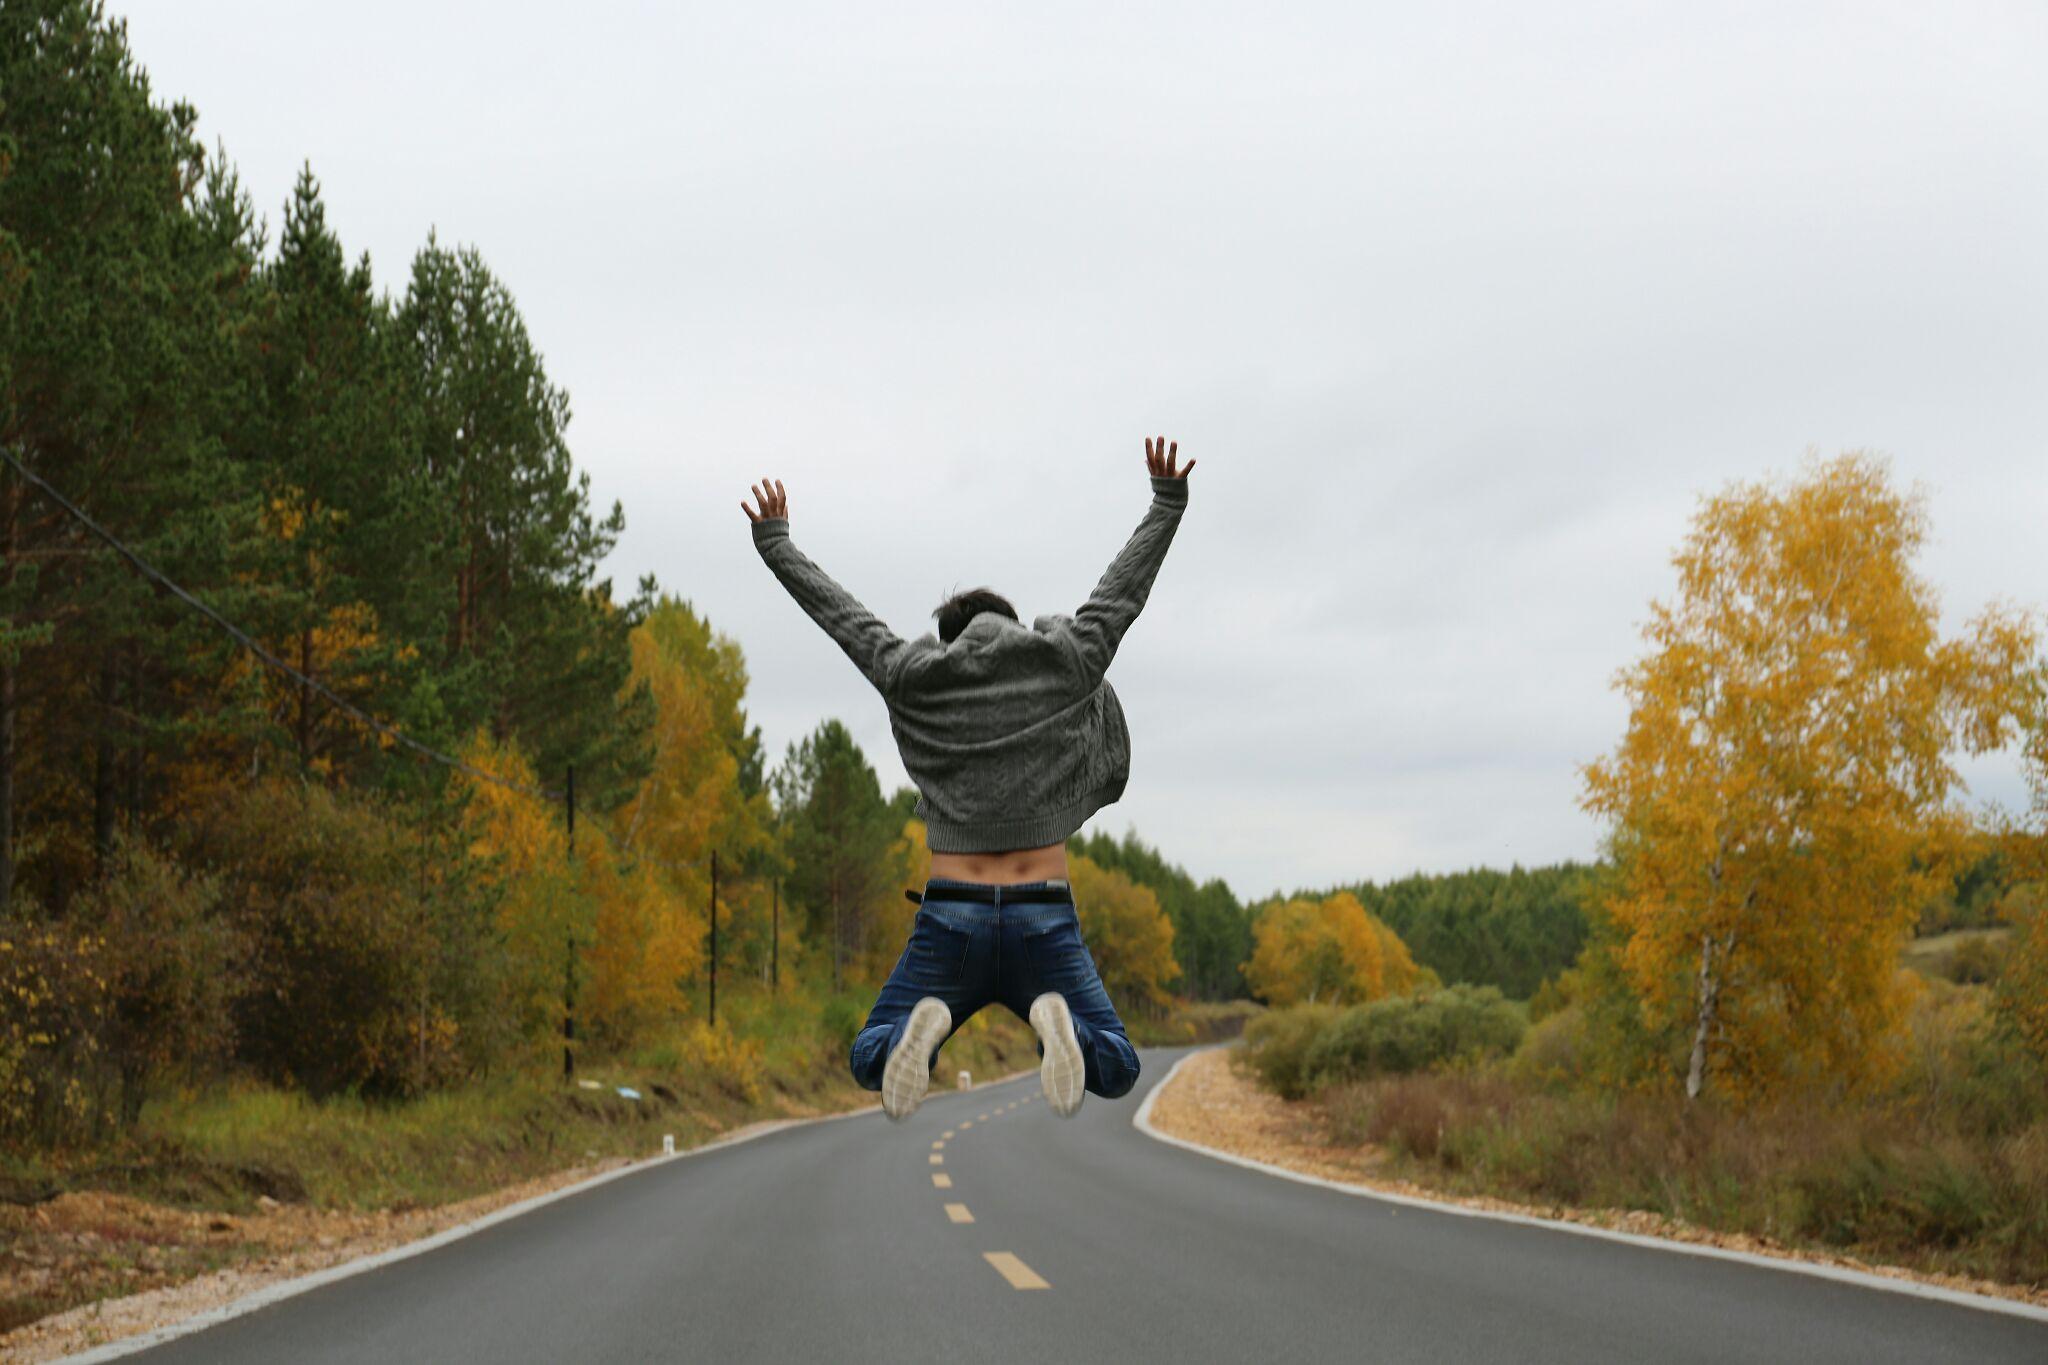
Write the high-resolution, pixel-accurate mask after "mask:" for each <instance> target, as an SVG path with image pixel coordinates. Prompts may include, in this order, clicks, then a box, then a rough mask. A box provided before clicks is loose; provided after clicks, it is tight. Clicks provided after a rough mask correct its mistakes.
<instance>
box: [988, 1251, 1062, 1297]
mask: <svg viewBox="0 0 2048 1365" xmlns="http://www.w3.org/2000/svg"><path fill="white" fill-rule="evenodd" d="M981 1259H982V1260H984V1261H987V1262H988V1263H989V1264H990V1265H992V1266H994V1267H995V1268H996V1274H998V1275H1000V1276H1002V1277H1003V1278H1004V1279H1006V1280H1008V1281H1009V1282H1010V1288H1012V1289H1050V1288H1052V1286H1051V1285H1049V1284H1047V1283H1046V1282H1045V1280H1044V1278H1043V1277H1041V1276H1040V1275H1039V1273H1038V1272H1037V1271H1035V1270H1033V1269H1032V1268H1031V1267H1030V1266H1028V1265H1025V1264H1024V1263H1023V1262H1022V1261H1020V1260H1018V1259H1017V1258H1016V1257H1015V1256H1013V1255H1011V1254H1010V1253H1009V1252H1007V1251H984V1252H982V1253H981Z"/></svg>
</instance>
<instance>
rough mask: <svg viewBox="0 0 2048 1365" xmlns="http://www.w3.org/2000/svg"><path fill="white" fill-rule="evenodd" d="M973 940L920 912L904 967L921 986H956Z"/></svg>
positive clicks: (939, 920) (962, 931)
mask: <svg viewBox="0 0 2048 1365" xmlns="http://www.w3.org/2000/svg"><path fill="white" fill-rule="evenodd" d="M973 943H974V939H973V937H972V936H971V935H969V934H968V932H967V931H966V930H965V929H955V928H954V927H953V926H952V925H950V924H948V923H946V922H945V921H944V920H942V919H940V918H939V917H938V916H936V915H933V914H930V913H927V912H925V911H919V912H918V916H917V922H916V923H915V924H913V925H912V926H911V929H910V948H909V950H908V951H907V952H906V953H905V954H904V958H903V963H904V968H905V970H906V971H907V972H908V973H909V976H910V979H911V980H912V981H914V982H916V983H917V984H918V985H920V986H956V985H958V984H959V983H960V978H961V977H962V975H964V974H965V972H966V969H967V950H968V948H970V947H971V946H973Z"/></svg>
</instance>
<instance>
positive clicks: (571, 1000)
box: [562, 763, 576, 1081]
mask: <svg viewBox="0 0 2048 1365" xmlns="http://www.w3.org/2000/svg"><path fill="white" fill-rule="evenodd" d="M564 797H565V799H566V803H567V805H568V808H569V858H570V863H569V866H570V868H571V869H572V870H573V869H574V868H575V866H576V864H575V857H576V765H575V764H574V763H571V764H570V765H569V782H568V785H567V787H566V788H565V790H564ZM569 913H570V914H571V915H572V916H573V915H574V914H575V913H576V912H575V910H574V909H573V908H572V909H571V910H570V912H569ZM568 939H569V953H568V956H567V957H566V958H565V959H564V961H563V967H562V1079H563V1080H565V1081H570V1080H574V1079H576V926H575V923H574V922H573V920H572V921H571V923H570V925H569V930H568Z"/></svg>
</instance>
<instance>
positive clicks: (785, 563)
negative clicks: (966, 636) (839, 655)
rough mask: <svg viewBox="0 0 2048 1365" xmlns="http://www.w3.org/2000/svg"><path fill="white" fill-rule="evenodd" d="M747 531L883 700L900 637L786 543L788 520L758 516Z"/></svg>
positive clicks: (897, 659)
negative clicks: (751, 529) (750, 532)
mask: <svg viewBox="0 0 2048 1365" xmlns="http://www.w3.org/2000/svg"><path fill="white" fill-rule="evenodd" d="M753 530H754V548H755V549H756V550H759V551H760V552H761V558H762V559H763V560H765V561H766V562H767V565H768V567H769V568H770V569H771V570H773V571H774V573H775V576H776V577H777V578H778V579H780V580H781V581H782V586H783V587H785V588H787V589H788V590H789V595H790V596H791V597H794V598H795V599H796V603H797V605H798V606H800V607H802V608H803V609H804V611H805V613H806V614H808V615H809V616H810V618H811V619H812V620H813V621H816V622H817V623H818V624H819V625H820V626H823V627H824V629H825V633H826V634H827V635H830V636H831V637H832V639H833V641H834V642H835V643H837V644H838V646H839V647H840V648H841V649H843V650H845V651H846V657H847V658H849V659H851V660H853V662H854V666H855V667H856V668H858V669H860V671H861V673H862V674H863V675H864V676H865V677H866V678H867V680H868V681H869V682H871V683H873V684H874V685H875V688H876V690H878V691H880V692H881V693H882V694H883V695H884V696H885V697H886V696H887V695H888V693H889V685H890V683H891V682H892V681H893V679H894V675H895V671H896V667H897V665H898V664H899V663H901V662H902V659H903V654H904V650H905V649H906V648H907V646H906V645H905V643H904V641H903V639H902V637H901V636H899V635H897V634H896V632H895V631H893V630H890V629H889V627H888V626H887V625H885V624H884V623H883V622H882V621H881V619H880V618H879V617H877V616H876V615H875V614H874V613H873V612H871V611H869V610H868V609H867V608H866V607H864V606H862V605H861V604H860V603H859V602H858V601H856V600H854V597H853V595H852V594H851V593H849V592H847V591H846V589H844V588H842V587H840V586H839V584H837V583H836V582H834V581H833V579H832V576H831V575H830V574H828V573H826V572H825V571H824V570H823V569H821V568H819V567H818V566H817V565H816V564H814V563H812V562H811V560H810V559H809V557H808V556H806V555H805V554H804V552H803V551H801V550H799V549H797V548H796V546H795V545H793V544H791V543H790V539H789V518H788V517H762V518H761V519H760V520H758V521H756V522H755V523H754V525H753Z"/></svg>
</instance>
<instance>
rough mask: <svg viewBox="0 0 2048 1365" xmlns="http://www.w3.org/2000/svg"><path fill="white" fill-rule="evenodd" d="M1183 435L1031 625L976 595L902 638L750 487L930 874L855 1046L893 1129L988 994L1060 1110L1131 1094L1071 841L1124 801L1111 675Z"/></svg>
mask: <svg viewBox="0 0 2048 1365" xmlns="http://www.w3.org/2000/svg"><path fill="white" fill-rule="evenodd" d="M1179 451H1180V443H1179V442H1177V441H1176V442H1174V443H1172V444H1171V445H1169V444H1168V443H1167V440H1166V438H1165V437H1163V436H1162V437H1160V438H1159V439H1158V440H1157V441H1152V440H1147V441H1146V442H1145V467H1146V470H1147V472H1148V474H1149V476H1150V478H1151V483H1152V505H1151V506H1150V507H1148V508H1147V509H1146V511H1145V516H1144V518H1143V520H1141V521H1140V522H1139V523H1138V529H1137V530H1136V531H1135V532H1134V533H1133V534H1132V535H1131V538H1130V541H1129V542H1128V543H1127V544H1126V545H1125V546H1124V548H1123V549H1122V550H1121V551H1119V552H1118V553H1117V556H1116V558H1115V559H1114V560H1112V561H1111V562H1110V566H1109V569H1108V571H1107V572H1105V573H1104V574H1103V575H1102V581H1101V582H1099V583H1097V584H1096V585H1095V591H1094V592H1093V593H1091V594H1089V597H1088V600H1087V601H1086V602H1084V603H1082V604H1081V606H1080V608H1079V609H1078V610H1076V611H1075V612H1074V614H1073V615H1072V616H1061V615H1054V616H1039V617H1036V618H1034V619H1033V621H1032V623H1031V624H1030V625H1029V626H1025V625H1023V624H1022V623H1021V622H1020V621H1019V620H1018V618H1017V610H1016V608H1015V607H1012V606H1011V605H1010V603H1009V602H1008V601H1007V600H1006V599H1004V598H1003V597H1001V596H998V595H997V594H996V593H995V592H994V591H992V590H990V589H988V588H976V589H974V590H973V591H971V592H964V593H961V594H959V595H958V596H956V597H953V598H951V599H949V600H948V601H946V602H944V603H942V604H941V605H940V606H939V608H938V610H937V611H935V612H933V613H932V615H934V616H935V617H937V618H938V626H939V628H938V633H937V634H936V635H930V634H927V635H922V636H919V637H918V638H917V639H915V640H907V641H906V640H904V639H902V638H901V637H900V636H898V635H897V634H896V633H895V632H893V631H891V630H890V629H889V627H888V626H886V625H884V624H883V623H882V622H881V621H880V620H878V619H876V618H875V616H874V615H873V614H872V613H870V612H869V611H868V610H867V609H866V608H865V607H863V606H861V604H860V603H859V602H857V601H855V600H854V599H853V597H852V596H851V595H849V594H848V593H847V592H846V590H845V589H844V588H841V587H840V586H839V585H838V584H837V583H835V582H833V581H832V579H831V577H830V576H829V575H827V574H826V573H825V571H824V570H822V569H820V568H819V567H818V566H817V565H816V564H813V563H812V562H811V561H810V560H809V559H808V558H806V557H805V556H804V554H803V552H802V551H800V550H798V549H797V548H796V546H795V545H793V544H791V543H790V539H789V497H788V495H787V494H786V493H785V492H784V491H783V487H782V483H781V481H780V480H771V479H766V478H764V479H762V480H761V482H760V483H759V484H756V485H753V486H752V491H753V494H754V498H755V501H756V502H758V503H759V505H760V512H759V514H758V515H757V514H756V513H755V511H754V509H753V508H750V507H748V506H747V504H746V501H745V500H744V499H742V500H741V502H740V510H741V511H743V512H745V513H746V514H747V519H748V520H749V521H751V522H752V523H753V533H754V548H755V549H757V550H759V551H760V553H761V557H762V558H763V559H764V560H766V561H767V563H768V567H769V568H770V569H771V570H773V571H774V573H775V576H776V577H777V578H778V579H780V580H781V581H782V586H783V587H785V588H787V589H789V593H790V596H792V597H794V598H795V599H796V601H797V605H798V606H801V607H802V608H803V609H804V611H805V612H807V613H808V614H809V615H810V617H811V619H812V620H814V621H816V622H817V623H818V624H819V625H820V626H822V627H824V629H825V632H826V634H828V635H830V636H831V637H832V638H833V640H835V641H836V642H838V645H839V647H840V648H841V649H843V650H845V651H846V654H847V657H849V658H850V659H852V660H853V662H854V665H855V666H856V667H857V668H859V669H860V671H861V673H862V674H863V675H864V676H865V677H866V678H867V680H868V681H869V682H871V683H873V684H874V686H875V688H876V690H877V691H879V692H880V693H881V694H882V700H883V702H884V703H885V704H886V705H887V707H888V709H889V727H890V729H891V731H892V732H893V733H894V734H895V736H896V745H897V749H898V751H899V752H900V753H901V754H902V756H903V767H904V770H905V771H906V772H908V773H909V774H910V777H911V780H912V781H913V782H915V783H916V784H917V789H918V793H919V796H918V801H917V806H916V814H917V817H918V818H919V819H920V820H922V821H924V825H925V843H926V846H927V847H928V848H930V850H931V858H932V872H931V879H930V880H929V881H927V882H926V883H925V888H924V894H923V895H922V897H919V896H917V895H915V894H912V897H911V898H912V899H913V900H918V901H919V903H920V906H921V909H920V910H919V911H918V914H917V919H916V921H915V923H914V924H913V926H912V928H911V931H910V941H909V942H908V943H907V944H906V945H905V946H904V950H903V954H902V956H901V957H899V958H898V959H897V961H896V966H895V969H894V970H893V971H891V972H890V973H889V980H888V981H887V982H886V983H885V984H884V985H883V987H882V993H881V995H880V996H879V997H878V998H877V999H876V1001H875V1007H874V1009H873V1010H871V1011H870V1012H869V1014H868V1018H867V1023H866V1024H865V1025H863V1026H862V1028H861V1031H860V1034H859V1036H858V1037H856V1038H855V1039H854V1040H853V1055H852V1058H851V1061H852V1065H853V1075H854V1079H855V1080H857V1081H859V1082H860V1083H861V1084H862V1085H863V1086H865V1087H866V1088H868V1089H869V1090H880V1091H881V1092H882V1108H883V1109H885V1110H886V1111H887V1112H888V1114H889V1117H890V1118H892V1119H904V1118H908V1117H909V1116H910V1115H911V1114H912V1113H913V1112H914V1111H915V1110H916V1109H917V1106H918V1105H919V1104H921V1103H923V1101H924V1096H925V1091H926V1089H927V1087H928V1086H929V1085H930V1083H931V1071H932V1067H933V1065H934V1064H935V1063H936V1061H937V1059H938V1052H939V1048H940V1046H941V1045H942V1044H943V1043H944V1042H945V1041H946V1039H948V1038H950V1037H951V1036H952V1034H953V1030H954V1029H956V1028H958V1027H959V1026H960V1025H961V1024H963V1023H965V1022H966V1021H967V1019H968V1018H969V1016H971V1015H972V1014H973V1013H974V1012H975V1011H976V1010H978V1009H980V1008H981V1007H982V1006H984V1005H988V1004H993V1003H995V1002H997V1001H1000V1002H1002V1004H1004V1005H1006V1006H1007V1007H1008V1008H1009V1009H1010V1010H1011V1011H1012V1012H1013V1013H1015V1014H1017V1015H1018V1016H1019V1017H1020V1018H1024V1019H1027V1020H1029V1021H1030V1024H1031V1027H1032V1028H1033V1029H1034V1030H1035V1031H1036V1032H1037V1034H1038V1040H1039V1047H1040V1050H1041V1052H1042V1053H1043V1057H1044V1060H1043V1061H1042V1062H1041V1063H1040V1065H1039V1079H1040V1081H1041V1082H1042V1083H1043V1084H1044V1086H1045V1097H1046V1099H1047V1100H1048V1101H1049V1102H1050V1104H1051V1106H1052V1109H1053V1112H1054V1113H1057V1114H1060V1115H1062V1116H1071V1115H1072V1114H1073V1113H1074V1112H1075V1111H1076V1110H1078V1109H1079V1108H1080V1107H1081V1097H1082V1094H1083V1090H1084V1087H1085V1089H1086V1090H1092V1091H1094V1092H1095V1093H1096V1094H1098V1095H1100V1096H1102V1097H1103V1098H1104V1099H1115V1098H1117V1097H1118V1096H1120V1095H1123V1094H1126V1093H1128V1092H1129V1091H1130V1088H1131V1086H1132V1085H1134V1084H1136V1082H1137V1079H1138V1054H1137V1051H1136V1049H1134V1048H1133V1047H1132V1046H1131V1040H1130V1039H1129V1038H1128V1037H1127V1036H1126V1035H1125V1033H1124V1026H1123V1021H1122V1020H1120V1019H1119V1018H1117V1014H1116V1009H1115V1007H1114V1006H1112V1005H1111V1004H1110V1002H1109V994H1108V992H1107V991H1105V990H1104V989H1103V988H1102V978H1101V977H1099V976H1098V975H1097V974H1096V971H1095V962H1094V959H1093V958H1091V957H1090V956H1089V954H1088V949H1087V947H1086V946H1085V945H1084V944H1083V943H1082V942H1081V924H1080V920H1079V919H1078V918H1077V916H1076V914H1075V908H1074V897H1073V891H1072V888H1071V887H1070V886H1069V885H1068V882H1067V847H1066V839H1067V836H1068V835H1070V834H1072V833H1073V832H1074V831H1075V830H1077V829H1079V828H1080V827H1081V826H1082V825H1083V824H1085V823H1086V822H1087V820H1088V817H1089V816H1091V815H1093V814H1094V813H1095V812H1096V811H1098V810H1100V809H1101V808H1102V807H1104V806H1106V805H1109V804H1110V803H1111V802H1113V801H1116V800H1117V799H1118V798H1119V797H1121V796H1122V795H1123V793H1124V785H1125V783H1126V781H1127V780H1128V779H1129V776H1130V759H1131V739H1130V733H1129V731H1128V730H1127V729H1126V728H1125V724H1124V713H1123V707H1122V706H1121V705H1120V704H1119V703H1118V701H1117V697H1116V693H1115V691H1114V690H1112V689H1111V687H1110V685H1109V681H1108V679H1107V678H1106V677H1105V676H1104V674H1105V673H1107V672H1108V669H1109V663H1110V660H1111V659H1113V658H1114V657H1116V649H1117V644H1118V643H1119V642H1120V641H1121V640H1122V639H1123V637H1124V632H1125V631H1127V630H1129V629H1130V626H1131V622H1133V621H1134V620H1136V619H1137V616H1138V612H1139V611H1140V610H1142V609H1143V607H1144V605H1145V599H1146V596H1147V595H1148V594H1149V593H1150V592H1151V589H1152V580H1153V578H1154V577H1155V576H1156V575H1157V574H1158V572H1159V565H1160V562H1161V561H1162V560H1164V559H1165V557H1166V547H1167V546H1168V545H1170V544H1171V543H1172V541H1173V533H1174V530H1175V528H1176V527H1178V526H1179V525H1180V518H1181V513H1182V512H1183V511H1184V510H1185V509H1186V507H1187V501H1188V484H1187V476H1188V474H1189V473H1190V472H1192V471H1193V469H1194V467H1195V462H1194V461H1193V460H1189V461H1188V463H1187V466H1186V468H1177V467H1176V466H1177V462H1178V460H1179Z"/></svg>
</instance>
